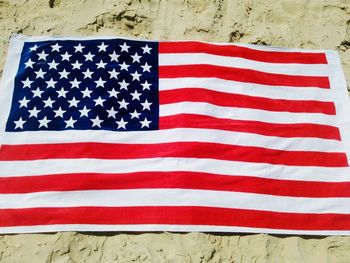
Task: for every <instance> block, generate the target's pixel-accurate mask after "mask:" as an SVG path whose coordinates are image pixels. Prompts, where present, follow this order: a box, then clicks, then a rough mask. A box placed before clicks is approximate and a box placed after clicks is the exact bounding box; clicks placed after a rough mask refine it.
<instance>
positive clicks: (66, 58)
mask: <svg viewBox="0 0 350 263" xmlns="http://www.w3.org/2000/svg"><path fill="white" fill-rule="evenodd" d="M71 56H72V55H69V54H68V52H66V53H64V54H63V55H61V57H62V61H63V60H67V61H69V58H70V57H71Z"/></svg>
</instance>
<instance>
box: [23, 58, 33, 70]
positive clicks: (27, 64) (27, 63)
mask: <svg viewBox="0 0 350 263" xmlns="http://www.w3.org/2000/svg"><path fill="white" fill-rule="evenodd" d="M24 64H25V65H26V68H28V67H29V68H33V65H34V64H35V63H34V62H33V61H32V60H31V59H29V60H28V61H27V62H26V63H24Z"/></svg>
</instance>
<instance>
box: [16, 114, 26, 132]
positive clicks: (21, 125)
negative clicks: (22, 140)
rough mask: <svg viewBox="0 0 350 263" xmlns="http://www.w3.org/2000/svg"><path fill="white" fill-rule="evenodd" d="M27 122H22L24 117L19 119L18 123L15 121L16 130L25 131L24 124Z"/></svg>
mask: <svg viewBox="0 0 350 263" xmlns="http://www.w3.org/2000/svg"><path fill="white" fill-rule="evenodd" d="M25 122H26V121H24V120H22V117H21V118H19V120H18V121H14V123H15V124H16V127H15V129H17V128H20V129H23V124H24V123H25Z"/></svg>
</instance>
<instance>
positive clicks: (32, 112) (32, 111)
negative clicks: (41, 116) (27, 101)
mask: <svg viewBox="0 0 350 263" xmlns="http://www.w3.org/2000/svg"><path fill="white" fill-rule="evenodd" d="M28 112H29V113H30V115H29V118H30V117H35V118H38V113H39V112H40V110H37V108H36V107H34V108H33V109H32V110H28Z"/></svg>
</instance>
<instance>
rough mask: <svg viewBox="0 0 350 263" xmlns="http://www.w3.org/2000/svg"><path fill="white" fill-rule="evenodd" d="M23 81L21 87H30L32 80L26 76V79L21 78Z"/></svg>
mask: <svg viewBox="0 0 350 263" xmlns="http://www.w3.org/2000/svg"><path fill="white" fill-rule="evenodd" d="M22 83H23V88H25V87H28V88H30V84H32V83H33V81H31V80H29V78H27V79H26V80H22Z"/></svg>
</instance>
